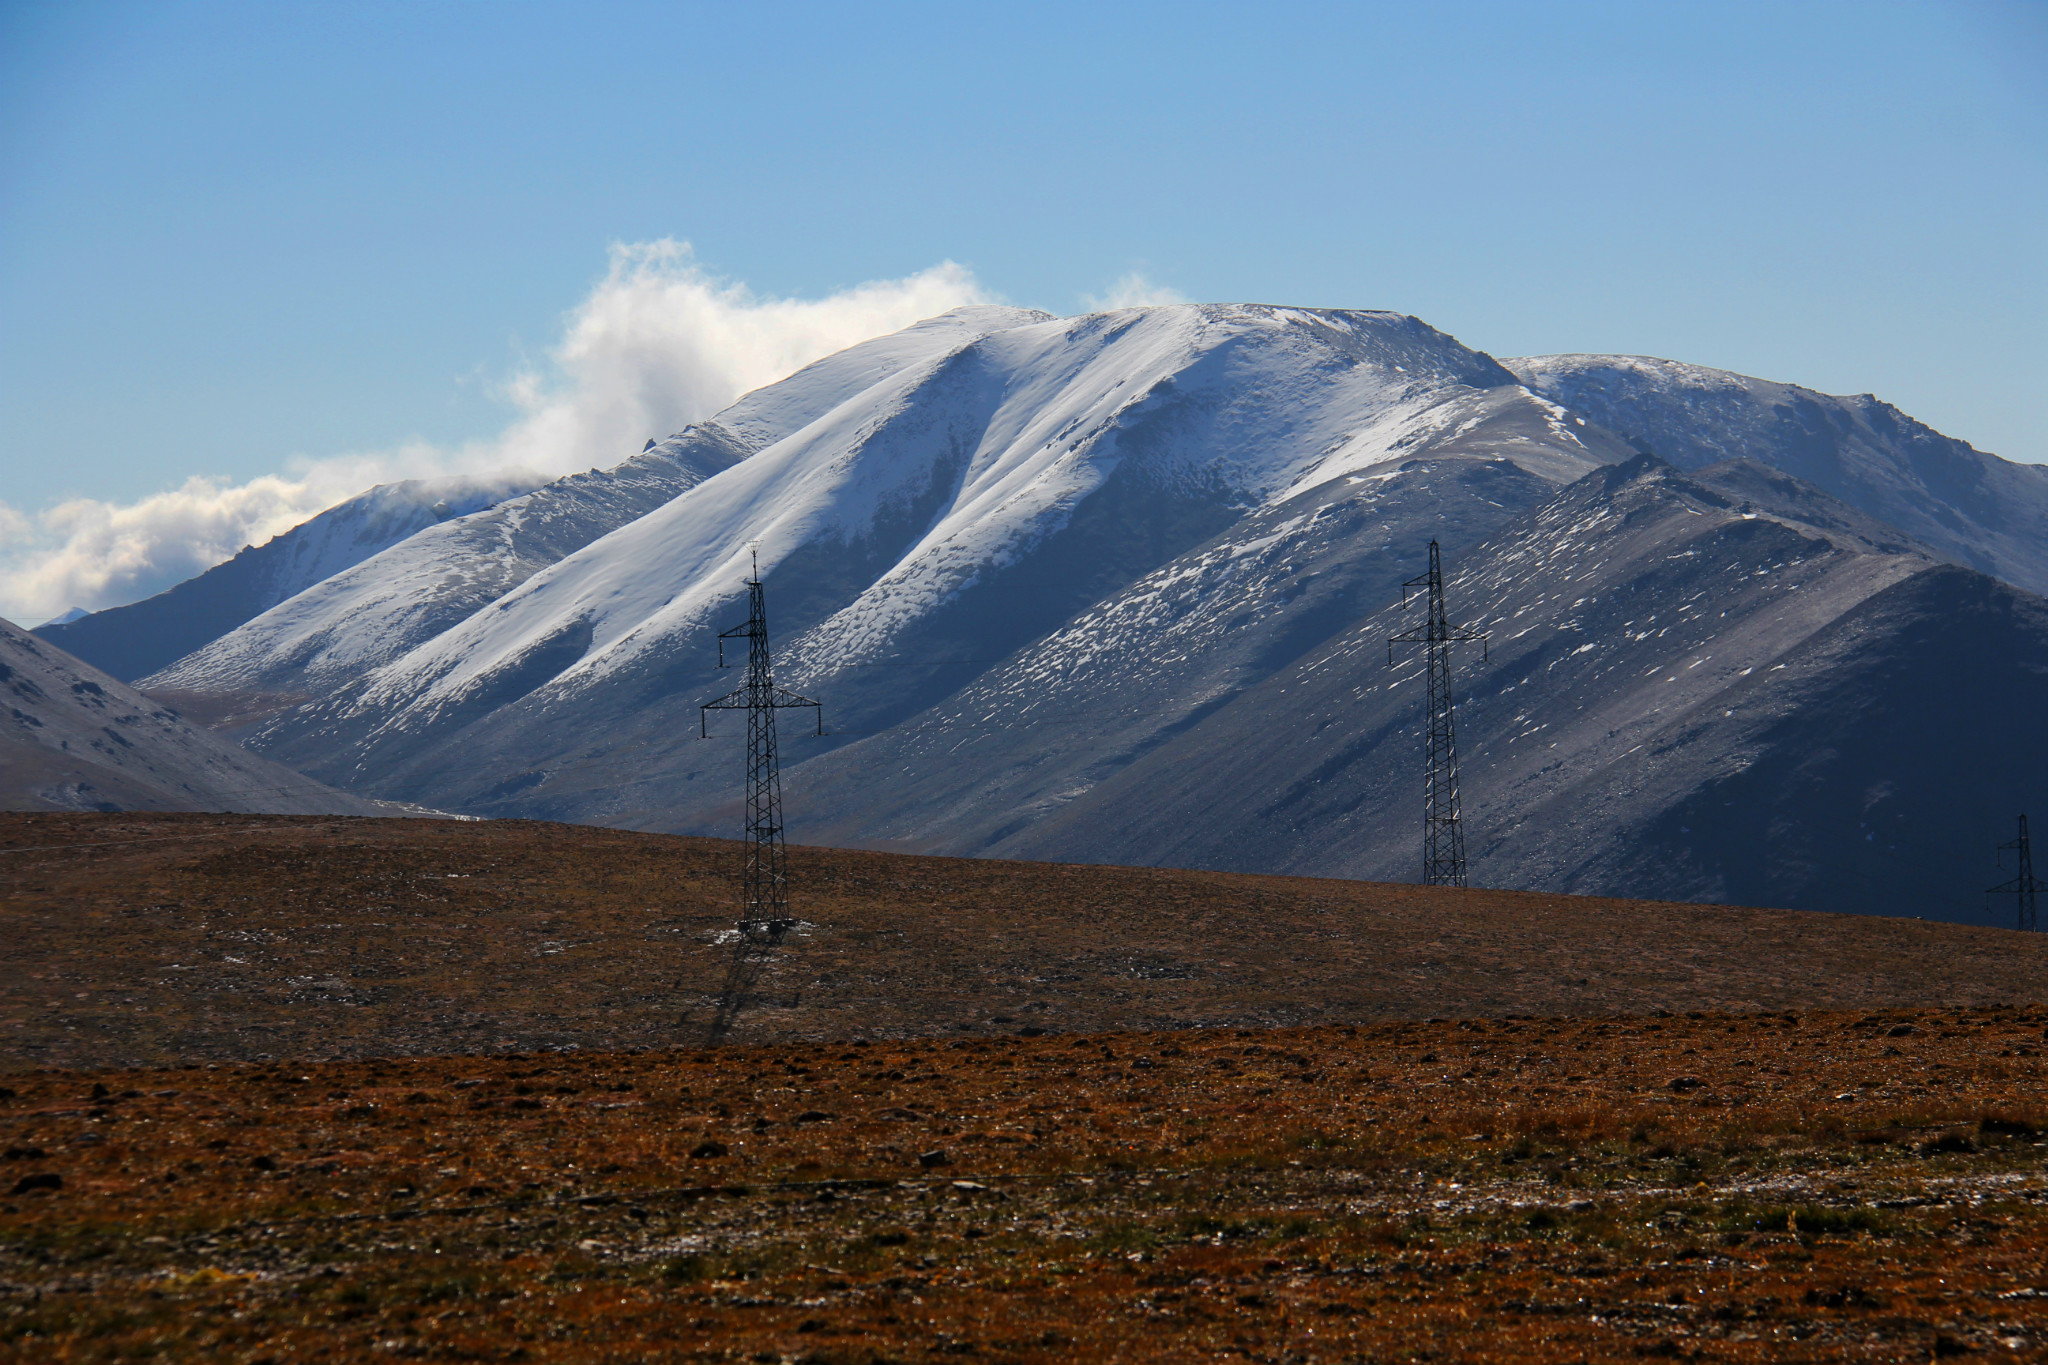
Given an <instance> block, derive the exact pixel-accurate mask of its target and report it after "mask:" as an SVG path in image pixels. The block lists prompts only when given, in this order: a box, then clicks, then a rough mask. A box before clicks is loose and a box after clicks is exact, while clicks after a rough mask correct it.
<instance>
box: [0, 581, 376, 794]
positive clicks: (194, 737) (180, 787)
mask: <svg viewBox="0 0 2048 1365" xmlns="http://www.w3.org/2000/svg"><path fill="white" fill-rule="evenodd" d="M0 705H4V706H5V707H6V713H5V715H4V716H0V810H74V811H75V810H97V811H126V810H143V811H274V812H277V813H279V814H287V815H300V814H303V815H392V814H399V813H401V808H400V807H398V806H395V805H393V804H391V803H389V802H384V801H375V800H370V799H367V798H364V797H360V796H353V795H350V794H349V793H347V792H342V791H336V790H335V789H333V788H332V787H328V786H324V785H322V784H321V783H318V782H315V781H313V780H312V779H311V778H308V777H305V776H303V775H301V774H299V773H296V772H293V771H292V770H291V769H289V768H287V767H285V766H284V765H282V764H280V763H274V762H272V761H271V760H270V759H267V758H261V757H258V756H257V755H255V754H252V753H249V752H248V751H247V750H244V749H242V748H241V747H240V746H238V745H236V744H235V743H234V742H233V741H231V740H228V739H225V738H223V737H222V736H220V735H217V734H215V733H213V732H212V731H211V730H208V729H205V728H203V727H201V726H198V725H194V724H192V723H191V722H189V721H186V720H185V719H184V718H183V717H181V716H180V715H178V713H177V712H176V711H173V710H172V709H171V708H169V707H168V706H165V705H164V704H163V703H162V702H160V701H156V700H153V699H152V698H149V697H145V696H143V695H142V694H141V693H139V692H137V691H135V689H133V688H131V687H128V686H127V685H125V684H123V683H121V682H119V681H118V680H116V679H115V678H113V677H112V676H110V675H109V674H106V673H102V672H101V671H100V670H99V669H97V668H94V667H93V666H92V665H90V664H88V663H85V662H84V661H83V660H80V659H75V658H73V657H72V656H71V655H69V654H66V653H65V652H64V651H63V650H61V649H59V648H57V647H56V646H55V645H53V644H51V643H49V642H48V641H47V640H41V639H38V638H36V637H35V636H34V635H31V634H30V633H29V632H27V631H25V630H23V629H21V628H20V627H19V626H16V625H14V624H13V623H12V622H9V621H0ZM416 809H417V808H415V812H414V813H416Z"/></svg>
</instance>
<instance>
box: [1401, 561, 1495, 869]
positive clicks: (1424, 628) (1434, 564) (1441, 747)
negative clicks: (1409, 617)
mask: <svg viewBox="0 0 2048 1365" xmlns="http://www.w3.org/2000/svg"><path fill="white" fill-rule="evenodd" d="M1410 588H1421V589H1423V590H1424V591H1425V592H1426V593H1427V595H1428V598H1429V619H1428V620H1427V621H1426V622H1424V623H1423V624H1422V625H1420V626H1417V627H1416V628H1415V629H1413V630H1404V631H1402V632H1401V633H1400V634H1399V635H1392V636H1389V637H1387V664H1388V666H1389V667H1391V666H1392V665H1393V662H1394V646H1395V645H1401V644H1418V645H1421V646H1423V650H1424V653H1425V654H1426V655H1427V657H1428V661H1429V746H1428V747H1429V787H1428V790H1427V791H1426V792H1425V794H1424V796H1423V800H1422V882H1423V885H1425V886H1463V885H1465V825H1464V816H1463V812H1462V811H1461V810H1460V808H1459V804H1458V727H1457V722H1456V719H1455V717H1454V716H1453V715H1452V714H1451V646H1452V645H1454V644H1459V643H1462V642H1464V641H1468V640H1477V641H1479V643H1480V648H1481V650H1482V651H1484V650H1485V649H1486V632H1485V631H1480V630H1464V629H1459V628H1454V627H1453V626H1452V625H1451V622H1450V617H1449V616H1448V615H1447V614H1446V613H1445V611H1444V569H1443V558H1442V552H1441V551H1439V550H1438V549H1437V543H1436V542H1435V541H1433V540H1432V541H1430V542H1429V572H1428V573H1426V574H1423V575H1422V576H1421V577H1420V578H1411V579H1409V580H1408V581H1407V582H1406V583H1403V584H1402V585H1401V589H1402V591H1401V605H1402V607H1404V608H1405V607H1406V606H1407V605H1408V589H1410ZM1485 657H1487V658H1488V660H1489V662H1490V661H1491V656H1490V655H1487V656H1485Z"/></svg>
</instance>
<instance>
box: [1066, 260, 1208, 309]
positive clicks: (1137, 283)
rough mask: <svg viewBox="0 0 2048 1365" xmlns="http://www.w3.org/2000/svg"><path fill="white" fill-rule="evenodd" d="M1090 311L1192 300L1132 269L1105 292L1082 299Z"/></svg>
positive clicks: (1142, 306)
mask: <svg viewBox="0 0 2048 1365" xmlns="http://www.w3.org/2000/svg"><path fill="white" fill-rule="evenodd" d="M1083 302H1085V303H1086V304H1087V305H1088V309H1089V311H1090V312H1095V313H1106V312H1108V311H1109V310H1110V309H1112V308H1156V307H1158V306H1160V305H1161V304H1167V303H1189V302H1192V300H1190V299H1189V298H1188V297H1187V295H1185V294H1183V293H1181V292H1180V291H1179V290H1178V289H1172V288H1169V287H1167V286H1166V285H1163V284H1154V283H1152V281H1150V280H1148V279H1146V278H1145V277H1144V276H1143V275H1141V274H1139V273H1138V272H1137V271H1135V270H1133V271H1130V272H1129V273H1127V274H1125V275H1124V277H1123V278H1122V279H1119V280H1118V281H1117V282H1116V283H1115V284H1112V285H1111V286H1110V287H1109V292H1108V293H1106V294H1090V295H1088V297H1087V298H1086V299H1085V300H1083Z"/></svg>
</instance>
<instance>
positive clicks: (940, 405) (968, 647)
mask: <svg viewBox="0 0 2048 1365" xmlns="http://www.w3.org/2000/svg"><path fill="white" fill-rule="evenodd" d="M719 420H720V422H721V423H723V421H724V418H722V417H721V418H720V419H719ZM1624 453H1625V447H1623V446H1621V445H1620V443H1618V442H1615V441H1613V440H1611V439H1610V438H1607V437H1605V436H1604V434H1601V433H1597V432H1589V431H1587V429H1585V428H1584V427H1583V425H1582V424H1575V423H1574V422H1573V421H1572V420H1571V419H1570V417H1569V416H1568V415H1567V414H1565V413H1564V412H1562V411H1561V410H1560V409H1558V408H1557V407H1556V406H1555V405H1554V404H1551V403H1548V402H1546V401H1544V400H1541V399H1539V398H1537V397H1535V396H1533V395H1531V394H1530V393H1528V392H1527V391H1526V390H1525V389H1523V388H1522V387H1521V386H1520V385H1519V384H1518V383H1516V381H1515V380H1514V378H1513V376H1512V375H1510V374H1508V373H1507V372H1506V371H1505V370H1502V369H1501V368H1500V367H1499V366H1498V365H1496V364H1495V363H1494V362H1493V361H1492V360H1490V359H1488V358H1487V357H1485V356H1484V355H1481V354H1479V353H1478V352H1475V351H1472V350H1470V349H1468V348H1466V347H1464V346H1461V345H1459V344H1458V343H1457V342H1455V341H1453V340H1452V339H1451V338H1449V337H1446V336H1444V335H1443V334H1441V333H1439V332H1436V331H1434V330H1433V329H1431V328H1429V327H1427V326H1425V325H1424V324H1422V323H1420V322H1418V321H1416V320H1415V319H1413V318H1407V317H1402V316H1400V315H1396V314H1387V313H1357V312H1339V311H1331V310H1308V309H1285V308H1265V307H1250V306H1229V307H1225V306H1185V307H1175V308H1155V309H1132V310H1124V311H1121V312H1114V313H1107V314H1098V315H1094V316H1090V317H1084V318H1077V319H1049V318H1040V319H1033V320H1028V321H1023V322H1021V323H1018V324H1016V325H1011V326H1007V327H1003V328H1000V329H998V330H989V331H986V332H978V329H976V330H970V331H964V332H962V333H961V334H960V335H959V336H958V337H957V338H956V340H955V344H952V345H949V346H947V347H945V348H943V349H941V350H939V351H936V352H934V353H933V354H930V355H928V356H927V357H925V358H923V359H922V360H920V361H919V362H918V363H915V364H912V365H908V366H905V367H903V368H901V369H899V370H895V371H893V372H891V373H888V374H886V375H884V376H883V377H881V378H879V379H878V380H877V381H876V382H874V383H872V384H870V385H869V386H867V387H866V388H864V389H862V390H860V391H859V392H857V393H854V394H852V395H850V396H848V397H846V398H844V399H843V400H842V401H840V402H838V403H837V404H835V405H834V406H832V407H831V408H830V409H829V410H826V411H824V412H822V413H820V414H819V415H817V416H816V417H815V418H814V419H813V420H810V421H808V422H806V423H805V424H803V425H802V426H801V427H799V428H797V429H796V430H793V431H791V432H790V433H789V434H787V435H785V436H783V437H781V438H780V439H778V440H774V441H772V442H770V443H768V444H765V445H763V446H761V447H760V448H759V449H758V450H757V451H756V452H755V453H753V454H751V455H750V456H748V458H746V459H744V460H742V461H740V462H738V463H737V464H734V465H732V466H731V467H729V468H727V469H725V470H723V471H722V472H720V473H718V474H716V475H714V476H712V477H711V478H708V479H706V480H704V481H703V482H702V483H700V484H698V485H696V486H695V487H693V488H691V489H690V490H689V491H688V492H687V493H684V494H683V495H681V496H679V497H677V498H675V499H673V500H672V501H670V502H668V503H666V504H664V505H663V506H662V507H661V508H659V509H657V510H656V511H654V512H650V513H648V514H647V515H646V516H643V517H641V518H640V519H639V520H637V521H635V522H633V523H631V524H630V525H627V526H624V527H621V528H620V529H618V530H616V531H613V532H611V533H610V534H608V535H606V536H604V537H602V538H600V539H598V540H595V541H593V542H592V543H591V544H589V545H587V546H585V547H584V548H583V549H581V550H579V551H577V552H576V553H574V554H572V555H569V556H568V557H567V558H565V559H563V560H562V561H560V562H559V563H557V564H555V565H552V566H550V567H549V568H547V569H545V570H542V571H541V572H539V573H536V574H534V575H533V576H532V577H531V578H529V579H528V580H527V581H526V582H524V583H523V584H521V585H520V586H519V587H518V588H516V589H514V590H513V591H511V592H509V593H507V594H506V595H505V596H504V597H502V598H501V599H499V600H498V601H497V602H495V603H493V604H492V605H491V606H490V607H489V608H488V609H486V610H484V611H480V612H477V613H475V614H473V615H471V616H470V617H469V618H467V619H466V620H464V621H462V622H461V623H460V624H459V625H457V626H455V627H453V628H451V629H449V630H447V631H445V632H443V633H441V634H440V635H437V636H436V637H434V638H433V639H432V640H430V641H428V642H426V643H425V644H422V645H420V646H418V647H417V648H415V649H413V650H411V651H409V652H408V653H406V654H405V655H403V656H401V657H399V658H397V659H395V660H393V661H391V662H390V663H387V664H385V665H383V666H382V667H380V668H377V669H375V670H373V671H371V672H370V673H369V674H367V675H366V676H365V677H363V678H362V679H361V680H360V681H359V682H357V683H356V684H355V685H353V686H352V687H349V688H347V689H344V690H342V691H341V692H339V693H338V694H337V695H335V696H333V697H331V698H329V699H326V700H324V701H321V702H316V703H310V704H308V705H306V706H304V707H301V708H299V709H297V710H295V711H293V712H291V713H289V714H288V715H286V716H282V717H279V718H277V719H276V720H274V721H272V722H270V723H268V724H267V725H266V726H264V727H263V728H261V729H260V730H259V731H257V732H256V736H255V738H254V740H253V741H252V742H254V743H256V744H257V745H259V746H261V747H262V748H263V749H264V751H266V752H271V753H275V754H278V755H280V756H288V757H289V759H290V760H291V761H299V762H305V763H309V764H311V765H313V766H314V767H315V768H317V770H318V771H319V772H320V773H322V774H326V775H329V776H331V777H333V778H334V779H335V780H341V781H346V782H348V783H351V784H361V785H362V787H363V788H364V789H366V790H375V791H379V792H383V793H396V792H401V791H404V792H411V793H413V794H414V797H413V798H408V799H414V798H417V797H418V796H420V795H421V794H423V793H425V792H427V791H429V790H432V791H435V792H436V793H438V794H437V796H436V797H435V798H434V799H435V800H436V801H442V802H445V801H447V800H450V799H454V800H458V801H461V802H466V803H469V804H470V805H473V806H475V807H476V808H478V809H480V810H481V809H492V810H496V809H513V808H516V809H520V810H525V811H533V810H547V811H550V812H552V813H555V814H558V815H566V816H571V817H572V818H586V819H590V818H595V819H632V818H635V812H638V811H643V810H649V809H652V810H655V811H659V810H662V809H668V810H674V809H676V808H677V807H678V806H680V805H685V804H688V803H689V802H690V801H692V800H693V799H694V800H702V799H705V798H703V797H693V796H692V795H691V794H690V793H688V792H686V791H685V790H684V789H685V788H688V787H690V786H691V785H692V783H693V782H695V781H697V780H699V778H702V779H708V781H709V782H710V783H711V786H710V788H709V790H710V791H713V792H717V793H719V794H721V795H722V793H723V791H724V789H725V787H726V786H727V785H728V784H727V782H726V781H725V780H724V775H723V774H722V773H714V772H712V771H710V770H703V771H701V772H700V770H702V769H703V758H704V755H703V751H702V750H701V749H698V748H696V747H695V746H694V742H693V741H689V740H687V738H686V736H687V733H688V732H687V729H686V723H687V722H688V721H689V720H690V719H691V718H692V716H693V712H694V705H695V702H696V701H697V700H699V698H700V694H704V693H707V692H708V691H711V690H715V689H718V688H719V686H720V679H718V678H717V677H716V676H715V675H714V672H713V670H712V669H711V668H709V667H708V666H707V665H709V664H710V662H711V655H710V651H708V649H707V647H706V646H707V641H708V640H709V638H710V634H711V632H713V631H715V629H716V628H717V627H719V626H722V625H726V624H730V623H729V622H727V621H726V620H725V619H724V618H725V617H726V616H728V615H730V614H731V613H732V611H733V610H735V606H736V603H737V602H738V600H739V598H740V596H741V593H742V591H743V589H742V586H741V584H742V580H743V579H744V578H745V576H746V574H747V572H748V566H749V564H750V562H751V556H753V555H754V554H758V556H759V562H760V565H761V570H762V572H763V574H764V576H765V577H766V579H767V581H768V584H769V593H770V599H771V601H773V602H774V603H775V611H776V629H777V630H778V632H780V637H781V638H782V639H784V640H788V641H791V644H790V646H789V651H788V653H787V655H786V657H787V658H788V659H789V661H790V664H791V669H790V671H791V674H792V676H794V677H796V678H798V679H812V680H817V682H818V684H819V685H828V684H829V685H831V686H833V687H835V688H838V689H840V691H839V693H838V694H837V695H838V697H839V701H838V705H839V707H840V710H839V713H838V714H839V715H840V716H841V718H842V721H843V720H844V718H845V717H846V716H847V715H848V714H849V712H853V713H857V714H858V715H859V716H860V717H861V718H862V719H863V720H864V721H865V722H866V723H867V724H870V725H879V724H886V723H888V722H889V721H890V720H891V719H893V718H900V717H901V716H903V715H905V714H908V713H909V712H911V711H914V710H916V709H917V708H918V707H919V706H920V705H923V704H926V703H928V702H930V701H932V700H936V699H937V698H938V697H940V696H942V695H944V693H945V692H946V691H948V690H950V689H951V688H953V687H957V686H958V685H959V684H960V683H962V682H964V681H966V680H967V678H968V677H971V676H972V674H973V672H974V671H976V670H978V669H979V668H980V667H983V666H985V665H986V664H987V663H990V662H992V661H994V660H996V659H1000V658H1002V657H1004V656H1006V655H1008V654H1009V653H1010V652H1012V651H1013V650H1016V649H1018V648H1019V647H1022V646H1025V645H1028V644H1030V643H1031V642H1032V641H1034V640H1036V639H1037V638H1039V637H1040V636H1042V635H1044V634H1045V633H1046V632H1047V631H1050V630H1054V629H1057V628H1058V627H1059V626H1060V625H1061V624H1062V623H1063V622H1065V621H1066V620H1067V619H1069V618H1070V617H1072V616H1073V615H1074V614H1075V613H1076V612H1078V611H1082V610H1085V609H1086V608H1087V607H1088V606H1089V605H1090V604H1092V603H1093V602H1096V601H1098V600H1100V599H1101V598H1102V597H1103V596H1104V595H1105V594H1106V593H1111V592H1115V591H1117V590H1119V589H1121V588H1122V587H1123V586H1124V585H1126V584H1127V583H1128V582H1130V581H1131V580H1132V579H1133V578H1136V577H1139V576H1141V575H1143V574H1145V573H1148V572H1151V571H1152V570H1154V569H1156V568H1157V567H1158V566H1160V565H1161V564H1164V563H1166V562H1168V561H1170V560H1172V559H1173V558H1175V557H1176V556H1178V555H1180V554H1182V553H1184V552H1185V551H1186V550H1188V549H1189V548H1191V547H1193V546H1195V545H1197V544H1200V543H1201V542H1203V541H1205V540H1207V539H1209V538H1210V537H1211V536H1213V535H1215V534H1217V533H1218V532H1220V531H1222V530H1224V529H1226V528H1228V527H1230V526H1232V525H1234V524H1236V523H1238V522H1240V521H1242V520H1243V519H1244V518H1245V517H1246V516H1247V515H1252V514H1255V513H1257V512H1258V511H1259V510H1260V509H1262V508H1266V507H1269V506H1273V505H1277V504H1279V503H1284V502H1287V501H1288V500H1290V499H1292V498H1294V497H1295V496H1297V495H1298V494H1300V493H1302V492H1304V491H1305V490H1307V489H1309V488H1312V487H1316V486H1320V485H1324V484H1328V483H1330V482H1331V481H1333V480H1344V479H1347V478H1351V477H1353V476H1358V477H1361V478H1365V479H1366V482H1365V483H1363V484H1361V485H1360V487H1362V488H1365V489H1367V490H1369V489H1371V488H1372V487H1376V486H1378V484H1376V483H1375V482H1374V481H1373V480H1371V479H1370V478H1369V477H1367V476H1369V475H1370V474H1371V473H1373V472H1375V471H1379V470H1382V469H1384V468H1386V467H1389V464H1390V462H1396V463H1398V462H1400V461H1403V460H1410V459H1417V458H1425V457H1438V458H1442V459H1446V460H1449V459H1467V460H1479V461H1486V462H1499V461H1502V460H1505V461H1507V462H1508V463H1509V464H1511V465H1512V466H1513V468H1514V471H1515V476H1516V480H1519V481H1522V482H1526V481H1529V480H1534V481H1536V482H1537V483H1539V484H1550V483H1556V482H1562V481H1565V480H1567V479H1570V478H1573V477H1576V476H1577V475H1579V474H1581V473H1583V472H1585V471H1586V470H1588V469H1591V468H1593V467H1594V466H1595V465H1597V464H1598V463H1600V462H1602V461H1604V460H1608V459H1613V458H1617V457H1619V456H1620V455H1621V454H1624ZM1510 481H1515V480H1510ZM1499 510H1502V511H1505V508H1504V507H1503V508H1502V509H1499ZM1428 515H1429V517H1430V520H1431V521H1432V524H1434V522H1435V520H1436V518H1435V516H1434V514H1428ZM1412 529H1413V528H1412V527H1409V526H1407V525H1405V524H1403V525H1401V526H1396V525H1394V524H1393V523H1388V524H1387V525H1386V526H1385V527H1384V532H1385V534H1386V536H1387V538H1388V540H1389V541H1390V542H1392V541H1397V540H1401V539H1404V538H1405V537H1406V536H1407V535H1408V534H1409V533H1410V531H1411V530H1412ZM905 656H908V657H912V658H916V659H920V660H923V659H928V658H932V657H937V658H941V659H944V660H947V661H951V662H950V663H949V664H948V665H946V666H940V667H937V668H925V669H923V670H922V676H920V677H917V678H914V679H911V680H909V681H907V682H906V681H905V680H904V679H903V678H901V677H898V676H895V675H892V674H891V673H890V672H889V671H887V670H885V669H878V668H876V665H878V664H882V663H884V662H885V661H887V660H890V659H896V658H901V657H905ZM568 717H575V718H576V719H575V721H573V722H572V723H565V719H566V718H568ZM444 745H447V746H454V748H453V749H448V750H444V749H443V747H442V746H444ZM457 751H459V753H460V760H459V761H456V760H454V758H453V757H452V755H453V754H454V753H455V752H457ZM627 752H630V753H631V754H632V755H633V760H632V762H631V763H630V764H628V763H624V762H622V758H621V756H622V755H623V754H624V753H627ZM693 774H696V775H697V776H694V777H693Z"/></svg>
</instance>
